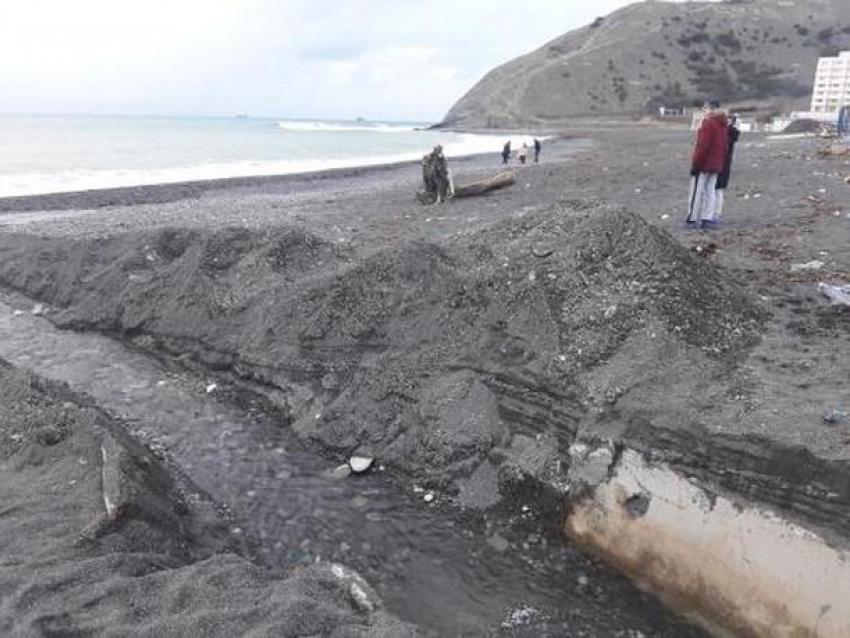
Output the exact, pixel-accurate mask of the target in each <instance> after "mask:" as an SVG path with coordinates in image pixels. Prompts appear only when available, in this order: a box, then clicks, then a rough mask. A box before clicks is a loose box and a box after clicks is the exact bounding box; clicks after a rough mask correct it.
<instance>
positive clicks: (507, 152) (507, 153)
mask: <svg viewBox="0 0 850 638" xmlns="http://www.w3.org/2000/svg"><path fill="white" fill-rule="evenodd" d="M510 158H511V141H510V140H508V141H507V142H505V145H504V147H502V164H507V163H508V160H509V159H510Z"/></svg>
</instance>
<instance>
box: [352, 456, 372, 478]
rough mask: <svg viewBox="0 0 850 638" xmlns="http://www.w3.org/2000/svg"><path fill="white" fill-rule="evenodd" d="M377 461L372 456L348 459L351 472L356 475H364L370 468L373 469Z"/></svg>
mask: <svg viewBox="0 0 850 638" xmlns="http://www.w3.org/2000/svg"><path fill="white" fill-rule="evenodd" d="M374 461H375V459H373V458H372V457H371V456H352V457H351V458H350V459H348V465H349V467H351V471H352V472H354V473H355V474H363V472H366V471H367V470H368V469H369V468H370V467H372V463H374Z"/></svg>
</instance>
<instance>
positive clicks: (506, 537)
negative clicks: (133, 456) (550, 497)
mask: <svg viewBox="0 0 850 638" xmlns="http://www.w3.org/2000/svg"><path fill="white" fill-rule="evenodd" d="M31 307H32V302H30V301H28V300H26V299H25V298H22V297H21V296H19V295H17V294H11V295H5V296H4V298H3V301H2V302H0V357H2V358H4V359H6V360H8V361H9V362H10V363H12V364H14V365H16V366H19V367H21V368H25V369H29V370H31V371H34V372H36V373H38V374H41V375H43V376H45V377H47V378H50V379H54V380H58V381H62V382H65V383H67V384H68V385H69V386H70V387H71V388H72V389H73V390H75V391H79V392H83V393H86V394H88V395H89V396H91V397H92V398H93V399H94V400H95V401H96V402H97V403H98V404H99V405H100V406H101V407H102V408H104V409H106V410H107V411H108V412H110V413H111V414H112V415H114V416H116V417H118V418H119V419H120V420H121V421H123V422H124V423H125V425H126V427H127V429H128V430H129V431H130V432H131V433H132V434H133V435H134V436H135V437H137V438H139V439H140V440H142V441H145V442H147V443H148V444H149V445H150V446H151V447H152V449H154V450H157V449H159V450H163V452H164V453H165V454H167V455H168V457H169V458H170V459H171V460H172V461H173V462H175V463H176V464H178V465H179V467H180V468H181V469H182V470H183V471H185V473H186V474H187V475H188V476H189V477H190V478H191V479H192V480H193V481H194V482H195V483H196V484H197V485H198V486H200V487H201V488H202V489H203V490H205V491H206V492H208V493H209V494H210V495H211V496H212V497H213V498H214V499H216V500H217V501H218V502H220V503H222V504H223V505H225V506H226V507H228V508H229V509H230V510H231V512H232V514H233V515H234V519H235V520H236V521H238V522H239V523H238V524H239V525H240V526H241V527H242V528H244V529H240V528H235V529H234V530H233V531H234V533H236V534H242V533H246V534H247V535H248V536H249V537H250V538H251V539H252V540H253V541H255V542H256V551H257V553H258V556H259V558H260V559H261V560H262V561H263V562H265V563H266V564H268V565H269V566H271V567H273V568H289V567H292V566H295V565H298V564H306V563H311V562H314V561H317V560H333V561H337V562H341V563H344V564H346V565H349V566H351V567H353V568H355V569H357V570H358V571H359V572H360V573H361V574H362V575H363V576H364V577H365V578H366V579H367V580H368V581H369V582H370V583H371V584H372V585H373V586H374V587H375V588H376V590H377V591H378V593H379V594H380V596H381V597H382V599H383V600H384V602H385V603H386V604H387V607H388V609H389V610H390V611H391V612H393V613H395V614H396V615H398V616H400V617H401V618H402V619H404V620H408V621H410V622H413V623H415V624H416V625H418V626H419V627H420V628H422V629H423V630H424V631H425V632H426V633H433V634H434V635H460V634H463V635H480V634H483V633H491V632H495V633H498V632H499V631H505V632H508V633H511V634H512V635H576V636H578V635H587V636H597V635H611V636H636V635H661V636H677V637H678V636H701V635H704V634H703V632H702V630H700V629H697V628H696V627H694V626H693V625H691V624H689V623H688V622H687V621H684V620H682V619H680V618H678V617H676V616H675V615H673V614H671V613H670V612H667V611H666V610H665V609H664V608H663V607H662V606H661V604H660V603H659V602H657V601H656V600H655V599H654V598H652V597H650V596H649V595H648V594H645V593H644V592H642V591H641V590H638V589H636V588H635V587H634V586H633V585H631V584H630V583H629V582H628V581H627V580H626V579H624V578H623V577H621V576H619V575H618V574H616V573H615V572H613V571H611V570H610V569H608V568H606V567H605V566H603V565H602V564H601V563H599V562H597V561H595V560H593V559H591V558H588V557H587V556H586V555H584V554H583V553H582V552H581V551H579V550H578V549H576V548H575V547H574V546H571V545H568V544H567V543H566V542H565V541H564V538H563V536H562V534H561V533H560V530H559V529H558V520H559V518H558V517H556V516H554V517H553V516H552V515H551V512H543V511H541V509H540V505H539V503H537V502H534V501H533V500H531V499H527V500H523V499H518V500H517V499H514V500H513V501H511V502H510V504H505V506H504V507H503V508H501V510H500V511H498V512H494V513H492V514H490V515H486V516H485V515H479V514H469V513H464V512H463V511H461V510H459V509H457V508H452V507H448V506H445V505H444V504H443V503H442V502H441V499H440V496H439V495H437V497H436V499H435V500H434V501H432V502H430V503H426V502H425V500H424V499H423V493H421V492H419V491H418V490H413V491H411V490H406V489H405V488H404V487H402V486H401V485H400V484H398V483H397V482H395V481H393V479H392V478H390V477H389V476H386V474H387V473H382V472H380V471H376V472H373V473H372V474H369V475H365V476H348V477H344V478H334V476H333V475H332V470H333V469H334V468H335V467H336V466H337V465H338V463H334V462H332V461H329V460H328V459H326V458H323V457H322V456H319V455H317V454H316V453H314V452H312V451H310V450H308V449H306V448H305V447H304V446H303V445H302V444H301V442H300V441H298V440H297V439H296V437H294V436H293V435H292V433H291V432H290V431H289V430H288V428H283V427H280V425H279V424H277V423H274V422H272V421H271V420H269V419H266V418H264V417H262V416H261V415H259V414H251V413H250V412H249V411H246V410H244V409H241V408H239V407H236V406H234V405H233V404H232V403H231V402H228V401H224V400H221V399H219V398H218V397H217V392H218V391H217V390H213V391H212V392H209V393H208V392H206V388H205V387H204V382H203V380H199V379H197V378H195V377H194V376H193V375H191V374H187V373H185V371H179V370H175V369H173V368H170V367H168V366H166V365H164V364H163V363H162V362H160V361H158V360H156V359H153V358H151V357H149V356H147V355H145V354H143V353H141V352H139V351H138V350H136V349H133V348H131V347H128V346H126V345H124V344H122V343H120V342H118V341H115V340H113V339H111V338H109V337H106V336H101V335H97V334H90V333H89V334H86V333H77V332H68V331H62V330H59V329H57V328H55V327H54V326H53V325H52V324H51V323H50V322H49V321H48V320H47V319H45V318H42V317H36V316H32V314H31V313H30V308H31Z"/></svg>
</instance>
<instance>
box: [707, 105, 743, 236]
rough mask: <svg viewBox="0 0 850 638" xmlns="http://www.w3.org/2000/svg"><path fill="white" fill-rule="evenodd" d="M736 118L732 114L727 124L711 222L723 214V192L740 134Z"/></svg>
mask: <svg viewBox="0 0 850 638" xmlns="http://www.w3.org/2000/svg"><path fill="white" fill-rule="evenodd" d="M737 123H738V118H737V117H736V116H734V115H732V116H730V117H729V125H728V128H727V131H726V163H725V164H724V165H723V170H722V171H721V172H720V175H718V176H717V185H716V186H715V193H714V215H713V216H712V221H713V222H719V221H720V216H721V215H722V214H723V192H724V191H725V190H726V187H727V186H729V177H730V174H731V172H732V153H734V152H735V144H736V143H737V142H738V138H739V137H740V136H741V131H739V130H738V127H737V126H736V124H737Z"/></svg>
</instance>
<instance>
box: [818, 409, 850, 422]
mask: <svg viewBox="0 0 850 638" xmlns="http://www.w3.org/2000/svg"><path fill="white" fill-rule="evenodd" d="M846 419H847V413H846V412H845V411H843V410H829V411H827V412H824V413H823V420H824V423H829V424H831V425H835V424H840V423H844V421H845V420H846Z"/></svg>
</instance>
